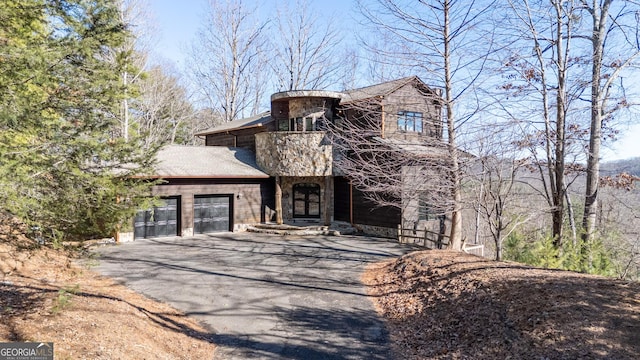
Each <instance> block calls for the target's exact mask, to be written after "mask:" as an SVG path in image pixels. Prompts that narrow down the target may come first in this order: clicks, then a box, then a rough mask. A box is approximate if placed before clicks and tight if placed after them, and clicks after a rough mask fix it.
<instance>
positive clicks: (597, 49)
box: [582, 1, 611, 250]
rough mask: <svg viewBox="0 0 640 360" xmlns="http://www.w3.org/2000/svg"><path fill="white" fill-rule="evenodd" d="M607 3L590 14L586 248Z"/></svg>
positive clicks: (596, 173)
mask: <svg viewBox="0 0 640 360" xmlns="http://www.w3.org/2000/svg"><path fill="white" fill-rule="evenodd" d="M610 3H611V2H610V1H605V3H604V4H603V7H602V8H599V7H598V3H597V2H596V1H594V8H593V9H592V11H591V16H592V18H593V34H592V39H591V46H592V49H593V59H592V62H593V63H592V68H591V132H590V135H589V157H588V159H587V183H586V188H585V196H584V215H583V217H582V242H583V246H584V247H585V248H584V249H583V250H587V249H588V243H589V242H590V241H591V240H592V237H593V232H594V229H595V223H596V210H597V209H598V185H599V181H600V142H601V138H602V112H603V108H602V105H603V104H602V103H603V99H602V88H601V86H600V78H601V71H602V57H603V45H604V36H605V34H604V30H605V27H606V21H607V14H608V8H609V4H610Z"/></svg>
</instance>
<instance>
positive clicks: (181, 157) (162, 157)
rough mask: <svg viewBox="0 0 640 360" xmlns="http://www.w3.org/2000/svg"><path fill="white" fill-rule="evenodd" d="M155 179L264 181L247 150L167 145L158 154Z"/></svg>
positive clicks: (253, 158) (262, 174) (263, 175)
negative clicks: (254, 179)
mask: <svg viewBox="0 0 640 360" xmlns="http://www.w3.org/2000/svg"><path fill="white" fill-rule="evenodd" d="M156 159H157V161H158V162H157V165H156V167H155V171H154V175H155V176H156V177H159V178H268V177H269V175H267V174H266V173H264V172H262V170H260V168H259V167H258V165H257V164H256V157H255V154H254V153H253V152H252V151H251V150H249V149H243V148H228V147H223V146H185V145H168V146H165V147H163V148H162V149H160V151H158V155H157V157H156Z"/></svg>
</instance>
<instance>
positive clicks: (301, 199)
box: [293, 183, 320, 219]
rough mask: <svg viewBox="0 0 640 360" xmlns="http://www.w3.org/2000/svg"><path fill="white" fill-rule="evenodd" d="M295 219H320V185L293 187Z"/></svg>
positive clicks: (298, 185)
mask: <svg viewBox="0 0 640 360" xmlns="http://www.w3.org/2000/svg"><path fill="white" fill-rule="evenodd" d="M293 217H294V218H303V219H305V218H306V219H319V218H320V185H318V184H309V183H304V184H295V185H293Z"/></svg>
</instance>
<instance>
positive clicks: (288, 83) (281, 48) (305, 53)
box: [270, 0, 343, 90]
mask: <svg viewBox="0 0 640 360" xmlns="http://www.w3.org/2000/svg"><path fill="white" fill-rule="evenodd" d="M292 5H293V8H291V7H290V5H289V4H288V3H285V5H284V6H282V7H281V8H279V9H278V17H277V32H276V35H275V36H274V37H273V38H272V45H271V48H272V49H273V51H274V55H275V56H274V59H273V60H272V61H270V64H271V67H272V68H273V71H274V74H275V77H276V80H277V82H278V88H279V90H301V89H326V88H329V87H330V86H331V85H332V84H334V83H335V82H336V80H337V79H336V75H337V73H338V71H339V70H340V68H341V66H342V65H343V62H342V61H341V58H342V57H341V56H339V49H340V43H341V39H340V36H339V34H338V31H337V30H336V26H335V24H333V23H332V21H331V20H330V19H331V18H328V20H326V22H323V23H320V22H319V20H320V19H321V18H319V17H318V16H316V15H315V14H313V13H312V12H311V11H310V9H309V1H308V0H296V1H295V2H294V3H293V4H292Z"/></svg>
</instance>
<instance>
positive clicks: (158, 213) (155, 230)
mask: <svg viewBox="0 0 640 360" xmlns="http://www.w3.org/2000/svg"><path fill="white" fill-rule="evenodd" d="M161 201H162V204H160V205H158V206H156V207H154V208H153V209H150V210H143V211H138V213H137V214H136V220H135V232H134V237H135V238H136V239H146V238H153V237H162V236H176V235H178V215H179V214H178V209H179V206H178V205H179V203H180V201H179V199H178V198H165V199H161Z"/></svg>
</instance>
